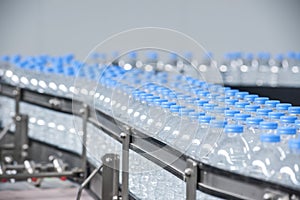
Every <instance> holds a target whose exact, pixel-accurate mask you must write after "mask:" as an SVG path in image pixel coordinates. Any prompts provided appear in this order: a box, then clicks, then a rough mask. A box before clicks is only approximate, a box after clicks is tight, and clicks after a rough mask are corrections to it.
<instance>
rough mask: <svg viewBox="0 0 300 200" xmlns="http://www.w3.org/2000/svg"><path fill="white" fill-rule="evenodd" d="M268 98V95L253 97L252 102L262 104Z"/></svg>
mask: <svg viewBox="0 0 300 200" xmlns="http://www.w3.org/2000/svg"><path fill="white" fill-rule="evenodd" d="M268 100H269V98H268V97H256V98H255V99H254V103H257V104H264V103H265V102H266V101H268Z"/></svg>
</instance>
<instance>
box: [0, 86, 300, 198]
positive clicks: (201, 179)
mask: <svg viewBox="0 0 300 200" xmlns="http://www.w3.org/2000/svg"><path fill="white" fill-rule="evenodd" d="M16 91H19V92H18V95H19V97H18V100H19V101H21V102H26V103H30V104H33V105H36V106H40V107H44V108H46V109H51V110H54V111H58V112H63V113H68V114H73V115H76V116H79V117H81V118H83V119H84V122H83V123H91V124H93V125H94V126H96V127H98V128H100V129H102V130H103V131H104V132H105V133H106V134H107V135H109V136H110V137H112V138H113V139H115V140H116V141H118V142H120V143H122V146H123V151H122V152H120V153H121V154H122V163H121V164H120V170H121V171H122V184H121V186H120V189H121V196H122V200H127V199H129V191H128V168H129V152H128V151H129V150H133V151H135V152H136V153H139V154H141V155H142V156H143V157H145V158H147V159H148V160H150V161H152V162H154V163H156V164H157V165H159V166H161V167H163V168H164V169H165V170H167V171H169V172H171V173H172V174H173V175H174V176H176V177H178V178H179V179H181V180H183V181H185V182H186V197H187V199H188V200H195V199H196V190H200V191H202V192H205V193H208V194H212V195H215V196H219V197H223V198H229V199H265V200H267V199H281V200H286V199H292V200H296V199H300V191H299V190H297V189H294V188H289V187H286V186H283V185H280V184H275V183H271V182H268V181H264V180H259V179H256V178H251V177H247V176H244V175H241V174H236V173H232V172H229V171H225V170H222V169H218V168H216V167H213V166H209V165H207V164H204V163H201V162H200V161H197V160H194V159H192V158H191V157H189V156H187V155H185V154H182V153H181V152H179V151H177V150H176V149H174V148H172V147H171V146H168V145H166V144H164V143H162V142H161V141H159V140H157V139H155V138H152V137H149V136H147V135H146V134H145V133H143V132H142V131H140V130H137V129H134V128H133V127H131V126H130V124H125V123H122V122H120V121H118V120H117V119H114V118H112V117H111V116H108V115H106V114H105V113H103V112H101V111H100V110H93V111H91V110H90V109H89V108H90V107H89V105H86V103H85V102H80V101H77V100H72V99H68V98H63V97H59V96H53V95H48V94H45V93H39V92H36V91H31V90H28V89H26V88H23V89H18V88H17V87H15V86H11V85H8V84H6V83H0V95H2V96H6V97H10V98H16V96H15V94H16ZM117 124H118V125H117ZM120 124H121V125H122V126H124V127H125V129H122V130H121V129H120V128H119V127H120V126H119V125H120ZM83 127H85V129H86V124H85V125H84V126H83ZM85 154H86V152H83V155H85ZM83 159H85V160H86V157H83ZM83 168H84V169H85V165H84V166H83ZM0 177H1V175H0Z"/></svg>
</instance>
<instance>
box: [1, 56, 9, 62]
mask: <svg viewBox="0 0 300 200" xmlns="http://www.w3.org/2000/svg"><path fill="white" fill-rule="evenodd" d="M1 60H2V61H4V62H8V61H9V60H10V57H9V56H8V55H3V56H2V57H1Z"/></svg>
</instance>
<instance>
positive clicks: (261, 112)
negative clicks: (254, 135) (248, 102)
mask: <svg viewBox="0 0 300 200" xmlns="http://www.w3.org/2000/svg"><path fill="white" fill-rule="evenodd" d="M269 112H272V110H271V109H267V108H259V109H257V110H256V115H259V116H268V113H269Z"/></svg>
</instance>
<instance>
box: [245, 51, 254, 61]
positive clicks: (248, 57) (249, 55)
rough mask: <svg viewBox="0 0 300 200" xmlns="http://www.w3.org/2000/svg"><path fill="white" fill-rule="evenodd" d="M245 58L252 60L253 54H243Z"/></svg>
mask: <svg viewBox="0 0 300 200" xmlns="http://www.w3.org/2000/svg"><path fill="white" fill-rule="evenodd" d="M245 58H246V59H247V60H253V58H254V55H253V53H247V54H246V55H245Z"/></svg>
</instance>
